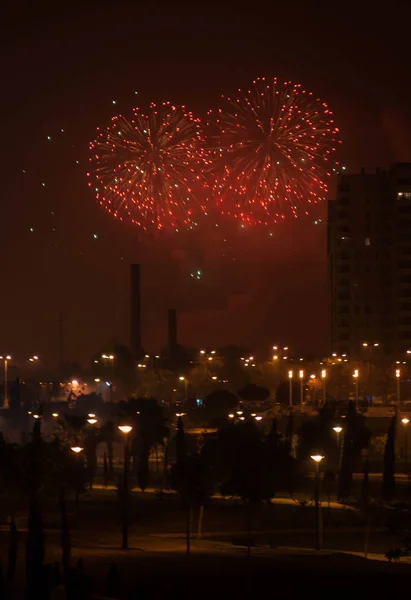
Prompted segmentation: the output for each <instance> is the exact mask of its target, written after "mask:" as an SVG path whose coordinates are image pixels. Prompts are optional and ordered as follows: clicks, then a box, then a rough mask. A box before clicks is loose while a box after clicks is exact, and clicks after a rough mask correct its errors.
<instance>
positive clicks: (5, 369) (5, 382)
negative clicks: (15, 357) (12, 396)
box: [0, 354, 11, 408]
mask: <svg viewBox="0 0 411 600" xmlns="http://www.w3.org/2000/svg"><path fill="white" fill-rule="evenodd" d="M0 359H1V360H4V403H3V408H9V399H8V396H7V363H8V361H9V360H11V356H10V354H6V355H5V356H0Z"/></svg>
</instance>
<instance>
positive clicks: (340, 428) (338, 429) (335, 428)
mask: <svg viewBox="0 0 411 600" xmlns="http://www.w3.org/2000/svg"><path fill="white" fill-rule="evenodd" d="M333 429H334V431H335V433H341V432H342V429H343V428H342V427H333ZM311 458H312V457H311Z"/></svg>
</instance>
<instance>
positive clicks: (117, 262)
mask: <svg viewBox="0 0 411 600" xmlns="http://www.w3.org/2000/svg"><path fill="white" fill-rule="evenodd" d="M31 4H32V3H30V5H31ZM130 4H131V3H130ZM139 4H140V3H139ZM170 4H171V5H172V6H169V7H167V6H166V5H164V4H162V3H156V2H149V3H142V4H141V5H140V7H139V8H130V6H129V5H127V4H122V3H121V2H113V3H103V2H100V3H96V4H94V3H87V2H84V3H82V4H81V5H80V4H79V5H77V4H76V2H71V3H68V4H67V7H66V8H62V7H60V6H59V3H57V2H53V3H52V4H50V5H49V4H46V3H44V2H43V3H41V2H39V3H38V5H39V6H37V7H36V10H34V9H33V8H32V7H31V6H30V7H28V8H26V9H24V7H23V5H21V4H20V5H19V9H18V10H16V9H14V13H11V12H9V13H8V14H5V13H3V15H2V19H1V28H2V31H1V39H2V53H1V57H2V58H1V63H2V64H1V72H2V78H3V85H2V94H1V99H0V102H1V105H2V106H1V109H2V110H1V115H2V142H3V143H2V149H1V153H2V161H1V171H2V188H1V192H2V203H1V219H0V228H1V230H0V243H1V248H0V261H1V262H0V265H1V270H0V272H1V280H2V284H3V285H2V287H1V289H2V294H1V296H0V314H1V315H2V322H1V342H0V347H1V352H3V351H7V352H11V353H13V357H15V358H16V361H17V362H18V361H24V359H25V358H27V357H28V356H29V355H30V354H32V353H38V354H39V355H41V357H42V358H43V359H44V364H47V365H50V366H51V365H53V364H56V363H57V358H58V357H57V348H58V325H57V323H58V312H59V311H63V314H64V320H65V330H66V335H65V358H66V359H70V360H74V359H77V360H79V361H81V362H83V363H86V362H88V361H89V359H90V357H91V354H92V353H93V352H94V351H96V350H101V349H103V348H104V345H105V344H106V343H107V341H108V340H110V339H113V338H115V339H118V340H120V341H124V342H126V343H128V340H129V335H128V298H129V296H128V294H129V292H128V265H129V263H130V262H140V263H141V264H142V274H143V319H144V323H143V343H144V346H145V347H146V349H147V350H148V351H157V350H159V349H160V348H161V347H162V346H164V344H165V340H166V318H167V315H166V310H167V308H168V307H170V306H174V307H176V308H177V309H178V310H179V312H180V328H179V341H180V342H181V343H183V344H185V345H189V346H197V347H199V346H208V347H212V346H221V345H224V344H228V343H237V344H241V345H245V346H248V347H251V348H254V349H255V350H257V351H258V352H260V354H261V356H262V353H263V352H264V351H265V350H267V348H268V347H269V346H270V345H272V343H275V342H279V343H281V342H283V343H287V344H288V345H289V346H291V347H294V348H295V351H296V352H308V351H311V352H322V351H324V350H325V348H326V347H327V291H326V228H325V225H324V222H322V223H320V224H318V225H315V224H314V223H313V221H314V219H318V218H320V219H322V220H323V221H324V218H325V207H317V209H316V210H315V211H314V213H313V214H312V216H311V217H310V218H307V220H306V221H298V222H296V221H288V222H287V223H284V224H281V225H279V226H276V227H274V228H273V231H274V236H272V237H270V238H269V237H268V235H267V232H265V233H264V235H260V233H258V232H257V231H254V230H252V231H247V232H241V234H238V235H237V236H235V235H234V236H233V237H230V239H229V240H228V241H227V242H226V243H225V244H222V243H221V242H219V241H218V240H216V241H214V240H204V239H202V238H201V236H200V237H199V238H198V239H195V240H193V239H191V240H187V238H186V237H185V236H179V235H178V234H176V235H175V236H173V237H171V238H165V237H161V236H157V237H156V238H145V237H141V236H140V235H139V232H138V230H137V229H136V228H135V227H133V226H131V225H127V224H124V223H119V222H116V221H111V220H110V218H109V216H108V215H107V214H106V213H104V212H103V211H102V210H101V209H100V208H99V207H98V205H97V204H96V203H95V200H94V198H93V196H92V194H91V193H90V190H89V189H88V186H87V177H86V172H87V170H88V142H89V140H90V139H92V138H93V136H94V132H95V129H96V127H97V126H99V125H105V124H106V123H107V121H108V119H109V118H110V116H111V115H112V114H116V113H117V112H120V111H121V112H126V111H127V110H129V109H130V108H132V107H133V106H134V105H143V106H144V105H147V104H148V103H149V102H150V101H151V100H155V101H162V100H173V101H174V102H177V103H185V104H186V105H187V106H188V107H189V108H190V109H191V110H193V111H194V112H195V113H196V114H198V115H199V116H200V117H204V116H205V115H206V111H207V109H208V108H210V107H211V106H218V99H219V96H220V94H222V93H229V92H231V91H233V90H235V89H236V88H238V87H240V86H247V84H249V83H250V82H251V81H252V80H253V79H254V78H255V77H257V76H258V75H265V76H267V77H269V76H273V75H277V76H279V77H282V78H286V79H291V80H292V81H298V82H301V83H302V84H303V85H304V87H305V88H307V89H310V90H313V91H314V92H315V93H316V94H318V95H319V96H320V97H321V98H322V99H324V100H325V101H327V102H328V103H329V105H330V107H331V108H332V109H333V111H334V114H335V118H336V121H337V124H338V126H339V127H340V129H341V132H342V139H343V145H342V146H341V148H340V150H339V157H338V158H339V159H340V161H341V162H342V164H345V165H346V166H347V171H352V170H358V169H359V168H360V167H362V166H364V167H366V168H367V169H372V170H373V169H374V168H375V167H376V166H381V167H386V166H388V165H389V164H390V162H392V161H396V160H399V161H407V160H411V135H410V127H411V83H410V80H409V77H408V75H409V65H410V64H411V45H410V42H409V39H410V38H409V24H410V22H411V8H410V6H407V3H406V2H394V1H393V2H391V3H390V4H389V5H388V4H386V7H385V9H384V10H379V9H378V8H377V7H376V5H375V3H371V2H362V3H361V5H362V6H361V8H358V6H356V4H355V3H354V2H349V1H347V2H336V3H330V2H321V1H320V2H315V3H312V2H305V1H303V0H301V1H295V2H293V3H284V4H283V6H282V7H281V6H279V5H278V4H277V3H272V5H273V8H272V9H266V10H261V11H259V12H253V10H254V5H253V4H252V3H249V4H248V6H245V8H241V7H240V4H239V3H236V4H235V5H234V4H233V5H232V6H230V5H229V4H228V3H223V6H221V5H219V4H212V3H208V4H200V3H194V2H193V3H191V4H186V5H184V4H179V3H170ZM10 10H13V9H9V11H10ZM136 91H137V92H138V95H136V94H135V92H136ZM113 100H115V102H116V105H113ZM61 129H63V130H64V132H62V131H61ZM48 136H50V137H51V140H48V139H47V137H48ZM77 161H78V162H77ZM24 171H25V172H24ZM42 184H45V185H42ZM332 188H333V183H331V190H332ZM330 195H331V196H332V191H331V193H330ZM31 229H32V230H33V231H31ZM95 236H97V238H96V237H95ZM233 259H234V260H233ZM197 270H201V273H202V278H201V279H200V280H197V279H194V278H193V277H191V276H190V274H191V273H192V272H195V271H197Z"/></svg>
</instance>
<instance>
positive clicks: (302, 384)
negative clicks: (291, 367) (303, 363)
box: [298, 369, 304, 411]
mask: <svg viewBox="0 0 411 600" xmlns="http://www.w3.org/2000/svg"><path fill="white" fill-rule="evenodd" d="M298 376H299V378H300V407H301V411H302V410H303V406H304V371H303V370H302V369H301V370H300V371H299V372H298Z"/></svg>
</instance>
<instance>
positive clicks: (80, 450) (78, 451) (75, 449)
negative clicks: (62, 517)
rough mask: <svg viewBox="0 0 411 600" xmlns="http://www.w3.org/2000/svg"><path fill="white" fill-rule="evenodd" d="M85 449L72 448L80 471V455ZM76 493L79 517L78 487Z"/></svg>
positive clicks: (79, 447)
mask: <svg viewBox="0 0 411 600" xmlns="http://www.w3.org/2000/svg"><path fill="white" fill-rule="evenodd" d="M83 450H84V448H82V447H81V446H72V447H71V451H72V452H74V454H75V455H76V460H77V466H78V468H79V469H80V468H81V460H80V453H81V452H83ZM75 491H76V499H75V502H76V515H77V517H78V514H79V501H78V486H77V485H76V486H75Z"/></svg>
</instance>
